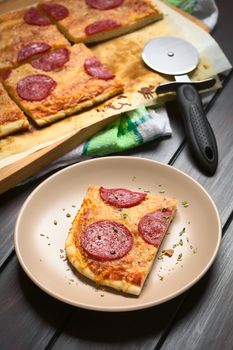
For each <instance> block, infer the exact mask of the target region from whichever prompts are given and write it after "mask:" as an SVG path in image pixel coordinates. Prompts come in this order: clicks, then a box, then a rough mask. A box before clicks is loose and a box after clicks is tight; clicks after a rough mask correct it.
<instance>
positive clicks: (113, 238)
mask: <svg viewBox="0 0 233 350" xmlns="http://www.w3.org/2000/svg"><path fill="white" fill-rule="evenodd" d="M80 243H81V246H82V248H83V249H84V251H85V252H86V253H87V254H88V255H89V256H90V257H91V258H93V259H96V260H101V261H107V260H115V259H120V258H122V257H123V256H125V255H126V254H127V253H128V252H129V251H130V250H131V248H132V246H133V236H132V234H131V232H130V231H129V230H128V229H127V227H125V226H124V225H122V224H120V223H118V222H115V221H97V222H95V223H93V224H91V225H90V226H88V227H87V228H86V229H85V231H84V232H83V233H82V235H81V240H80Z"/></svg>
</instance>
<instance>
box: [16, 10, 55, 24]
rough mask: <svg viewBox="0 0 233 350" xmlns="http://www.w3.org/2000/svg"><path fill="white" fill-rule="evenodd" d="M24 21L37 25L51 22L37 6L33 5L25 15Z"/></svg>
mask: <svg viewBox="0 0 233 350" xmlns="http://www.w3.org/2000/svg"><path fill="white" fill-rule="evenodd" d="M23 19H24V21H25V22H26V23H27V24H31V25H37V26H42V27H43V26H48V25H49V24H51V22H50V20H49V19H48V18H47V17H45V16H43V15H42V14H41V13H40V12H39V11H38V10H37V9H36V8H34V7H31V8H30V9H29V10H27V11H26V12H25V14H24V16H23Z"/></svg>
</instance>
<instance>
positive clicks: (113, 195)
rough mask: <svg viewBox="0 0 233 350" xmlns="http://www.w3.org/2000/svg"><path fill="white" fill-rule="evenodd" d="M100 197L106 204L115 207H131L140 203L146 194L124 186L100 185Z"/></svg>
mask: <svg viewBox="0 0 233 350" xmlns="http://www.w3.org/2000/svg"><path fill="white" fill-rule="evenodd" d="M100 197H101V198H102V199H103V201H104V202H105V203H107V204H110V205H113V206H114V207H117V208H131V207H134V206H135V205H138V204H140V203H141V202H142V201H143V200H144V199H145V198H146V194H145V193H141V192H133V191H130V190H127V189H125V188H110V189H107V188H104V187H100Z"/></svg>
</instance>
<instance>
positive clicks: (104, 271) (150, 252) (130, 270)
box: [65, 185, 176, 296]
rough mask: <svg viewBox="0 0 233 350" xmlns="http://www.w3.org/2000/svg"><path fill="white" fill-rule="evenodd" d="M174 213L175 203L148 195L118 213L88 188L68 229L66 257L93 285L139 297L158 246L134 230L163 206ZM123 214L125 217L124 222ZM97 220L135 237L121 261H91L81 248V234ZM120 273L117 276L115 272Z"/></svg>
mask: <svg viewBox="0 0 233 350" xmlns="http://www.w3.org/2000/svg"><path fill="white" fill-rule="evenodd" d="M168 206H169V207H172V208H173V216H172V217H171V220H170V221H172V219H173V217H174V215H175V211H176V200H174V199H172V198H167V197H160V196H155V195H147V197H146V199H145V200H144V201H143V202H142V203H141V204H139V205H137V206H134V207H132V208H125V209H123V211H122V210H119V208H118V209H117V208H115V207H113V206H110V205H108V204H105V203H104V202H103V201H102V199H101V198H100V196H99V187H98V186H92V185H91V186H89V188H88V190H87V194H86V196H85V198H84V200H83V203H82V206H81V208H80V210H79V212H78V213H77V215H76V217H75V219H74V221H73V223H72V227H71V228H70V231H69V234H68V237H67V239H66V243H65V250H66V255H67V258H68V260H69V261H70V263H71V264H72V266H73V267H74V268H75V270H77V271H78V272H79V273H80V274H82V275H84V276H85V277H87V278H89V279H90V280H92V281H94V282H96V284H97V285H104V286H107V287H110V288H113V289H115V290H118V291H122V292H124V293H127V294H133V295H137V296H138V295H139V294H140V293H141V291H142V288H143V285H144V283H145V280H146V278H147V276H148V275H149V273H150V270H151V268H152V266H153V262H154V259H155V257H156V254H157V252H158V247H156V246H153V245H151V244H148V243H147V242H145V241H144V240H143V239H142V237H141V236H140V235H139V233H138V231H137V223H138V221H139V219H140V218H141V217H142V216H144V215H145V214H147V213H149V212H152V211H153V210H157V209H159V208H160V209H161V208H163V207H168ZM122 213H124V214H127V217H128V218H126V219H123V216H122ZM99 220H110V221H116V222H118V223H121V224H124V225H125V226H126V227H127V228H128V229H129V230H130V231H131V233H132V234H133V236H134V245H133V247H132V249H131V251H130V252H129V253H128V254H126V255H125V256H124V257H123V258H120V259H116V260H111V261H96V260H94V259H92V258H90V257H89V256H88V255H87V254H86V253H85V252H84V251H83V249H82V247H81V246H80V235H81V233H82V232H83V230H84V229H85V228H86V227H87V226H89V225H90V224H92V223H94V222H97V221H99ZM118 271H120V275H119V277H118V275H117V272H118Z"/></svg>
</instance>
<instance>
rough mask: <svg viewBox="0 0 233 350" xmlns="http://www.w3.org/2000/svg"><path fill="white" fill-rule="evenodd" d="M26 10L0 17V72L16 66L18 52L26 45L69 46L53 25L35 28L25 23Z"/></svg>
mask: <svg viewBox="0 0 233 350" xmlns="http://www.w3.org/2000/svg"><path fill="white" fill-rule="evenodd" d="M27 10H28V9H27ZM27 10H22V11H14V12H9V13H6V14H3V15H1V16H0V33H1V40H0V71H1V70H3V69H5V68H8V67H12V66H16V65H17V56H18V52H19V50H20V49H21V48H22V47H23V46H25V45H27V44H30V43H33V42H44V43H46V44H49V45H50V46H51V47H52V48H60V47H64V46H69V42H68V41H67V40H66V39H65V38H64V36H63V35H62V34H61V33H60V32H59V31H58V29H57V28H56V26H55V25H48V26H37V25H30V24H27V23H25V21H24V19H23V16H24V13H25V12H26V11H27Z"/></svg>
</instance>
